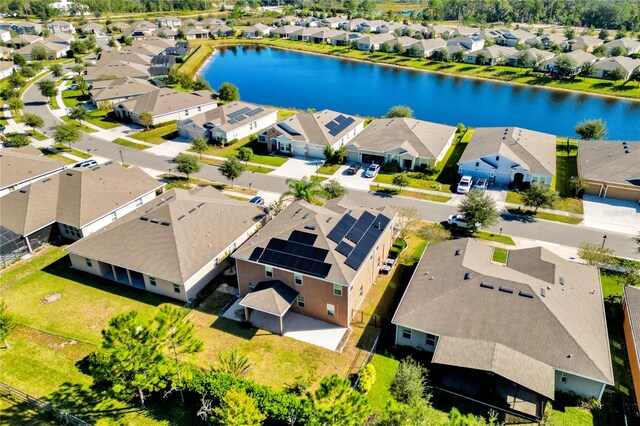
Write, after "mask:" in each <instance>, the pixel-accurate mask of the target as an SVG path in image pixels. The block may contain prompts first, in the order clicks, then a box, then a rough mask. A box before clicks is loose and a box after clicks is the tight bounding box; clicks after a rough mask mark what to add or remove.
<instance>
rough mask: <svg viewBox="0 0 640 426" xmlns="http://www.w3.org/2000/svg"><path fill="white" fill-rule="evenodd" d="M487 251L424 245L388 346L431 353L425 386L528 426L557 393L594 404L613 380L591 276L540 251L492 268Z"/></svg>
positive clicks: (478, 245)
mask: <svg viewBox="0 0 640 426" xmlns="http://www.w3.org/2000/svg"><path fill="white" fill-rule="evenodd" d="M493 250H494V249H493V247H491V246H489V245H488V244H486V243H484V242H482V241H480V240H475V239H470V238H464V239H458V240H451V241H447V242H443V243H436V244H429V245H428V246H427V249H426V250H425V252H424V254H423V255H422V258H421V259H420V262H419V263H418V266H417V268H416V270H415V272H414V273H413V276H412V278H411V280H410V281H409V284H408V286H407V288H406V290H405V292H404V295H403V297H402V299H401V301H400V304H399V305H398V308H397V309H396V312H395V315H394V316H393V319H392V321H391V322H392V324H394V325H395V326H396V335H395V343H396V344H397V345H402V346H409V347H412V348H415V349H417V350H421V351H425V352H431V353H433V356H432V360H431V366H430V368H429V373H430V377H429V378H430V380H431V381H432V383H433V382H434V381H435V382H436V383H437V385H438V386H441V387H444V388H445V389H448V390H450V391H453V392H458V393H462V394H465V395H466V396H470V397H472V398H477V399H481V400H482V399H485V400H486V398H487V396H488V395H489V394H492V395H493V398H494V399H493V402H492V403H494V404H496V402H495V398H499V399H500V402H498V403H497V405H508V406H509V407H510V408H511V409H512V410H515V411H519V412H524V413H526V414H529V415H531V416H534V417H538V418H539V417H541V416H542V413H543V412H544V408H545V405H546V404H545V403H546V401H547V400H554V399H555V398H556V396H557V393H558V392H564V393H571V392H573V393H575V394H577V395H580V396H583V397H586V398H595V399H600V398H601V397H602V394H603V393H604V390H605V387H606V386H607V385H612V384H613V382H614V377H613V368H612V364H611V354H610V351H609V338H608V335H607V323H606V317H605V310H604V302H603V299H602V286H601V285H600V275H599V272H598V269H597V268H596V267H594V266H588V265H584V264H581V263H576V262H570V261H567V260H564V259H562V258H560V257H558V256H557V255H555V254H553V253H551V252H550V251H548V250H547V249H545V248H543V247H532V248H526V249H519V250H515V249H512V250H509V252H508V255H507V261H506V264H504V265H503V264H496V263H494V262H493V260H492V257H493ZM436 376H437V378H436Z"/></svg>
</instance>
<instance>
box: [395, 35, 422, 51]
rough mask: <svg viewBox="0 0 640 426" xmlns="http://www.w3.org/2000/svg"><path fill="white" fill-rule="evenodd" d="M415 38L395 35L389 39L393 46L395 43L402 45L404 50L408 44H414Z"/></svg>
mask: <svg viewBox="0 0 640 426" xmlns="http://www.w3.org/2000/svg"><path fill="white" fill-rule="evenodd" d="M416 41H417V40H416V39H415V38H412V37H406V36H401V37H396V38H394V39H393V40H390V43H391V44H392V45H393V46H394V47H395V46H396V45H400V46H402V49H403V50H406V49H407V48H408V47H409V46H411V45H413V44H416Z"/></svg>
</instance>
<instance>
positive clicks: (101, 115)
mask: <svg viewBox="0 0 640 426" xmlns="http://www.w3.org/2000/svg"><path fill="white" fill-rule="evenodd" d="M110 113H111V111H101V110H98V109H97V110H93V111H91V112H90V113H89V116H88V117H87V118H86V120H85V121H88V122H89V123H91V124H93V125H94V126H98V127H100V128H102V129H106V130H109V129H113V128H115V127H118V126H120V123H119V122H118V121H117V120H116V119H115V118H112V117H110Z"/></svg>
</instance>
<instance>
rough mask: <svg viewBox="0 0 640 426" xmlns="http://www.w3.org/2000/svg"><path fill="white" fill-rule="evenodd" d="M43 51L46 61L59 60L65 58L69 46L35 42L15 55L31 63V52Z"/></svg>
mask: <svg viewBox="0 0 640 426" xmlns="http://www.w3.org/2000/svg"><path fill="white" fill-rule="evenodd" d="M34 49H36V50H37V49H44V51H45V52H46V53H47V56H48V59H59V58H63V57H66V56H67V53H68V52H69V51H70V50H71V48H70V46H69V45H67V44H63V43H54V42H49V41H47V39H45V40H43V41H36V42H35V43H31V44H27V45H26V46H24V47H22V48H20V49H18V50H16V53H19V54H20V55H22V56H24V58H25V59H26V60H27V61H33V60H34V59H33V57H32V54H33V50H34Z"/></svg>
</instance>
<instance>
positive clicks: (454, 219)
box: [447, 214, 481, 229]
mask: <svg viewBox="0 0 640 426" xmlns="http://www.w3.org/2000/svg"><path fill="white" fill-rule="evenodd" d="M447 225H449V226H450V227H451V228H454V229H455V228H468V227H469V224H468V223H467V222H465V220H464V216H462V215H461V214H452V215H450V216H449V218H448V219H447ZM480 227H481V225H480V224H479V223H476V229H480Z"/></svg>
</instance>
